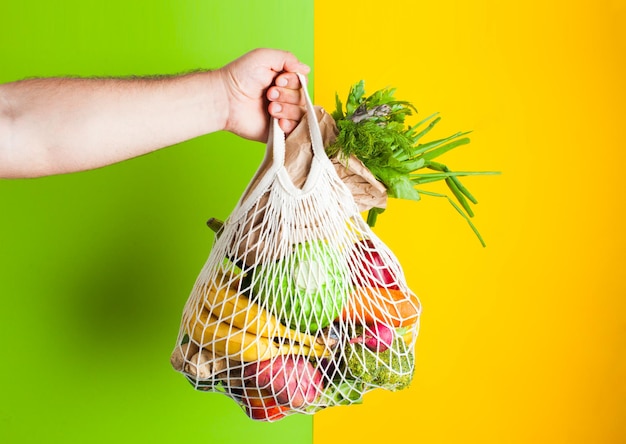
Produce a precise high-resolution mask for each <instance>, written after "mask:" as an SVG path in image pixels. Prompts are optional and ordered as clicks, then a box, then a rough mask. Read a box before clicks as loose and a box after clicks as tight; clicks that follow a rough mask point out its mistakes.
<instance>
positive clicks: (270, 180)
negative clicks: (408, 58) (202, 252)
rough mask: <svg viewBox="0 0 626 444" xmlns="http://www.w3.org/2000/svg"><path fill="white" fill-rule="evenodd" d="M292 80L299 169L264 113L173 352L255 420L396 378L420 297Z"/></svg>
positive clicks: (191, 374) (407, 357)
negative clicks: (289, 164) (297, 174)
mask: <svg viewBox="0 0 626 444" xmlns="http://www.w3.org/2000/svg"><path fill="white" fill-rule="evenodd" d="M300 81H301V83H302V85H305V81H304V78H303V77H302V76H300ZM302 89H303V93H304V96H305V98H306V111H307V112H306V116H307V117H306V123H307V125H308V127H309V135H310V140H309V142H310V143H307V144H302V145H300V146H299V147H295V148H293V147H291V148H290V149H305V150H310V151H311V153H312V156H310V158H311V160H310V164H309V165H307V167H308V171H306V169H305V171H304V174H305V177H304V178H303V180H298V181H296V182H297V183H298V185H296V184H295V183H294V180H292V179H293V178H292V177H291V176H290V175H289V173H288V171H287V168H286V165H285V158H286V156H285V154H286V153H285V146H286V145H285V134H284V133H283V131H282V130H281V128H280V127H279V125H278V121H277V120H276V119H273V121H272V124H271V129H270V136H269V140H268V144H267V150H266V155H265V158H264V160H263V162H262V164H261V166H260V167H259V170H258V171H257V174H256V175H255V177H253V179H252V180H251V182H250V184H249V185H248V187H247V189H246V191H245V192H244V193H243V195H242V197H241V198H240V200H239V202H238V203H237V205H236V206H235V208H234V210H233V211H232V213H231V214H230V216H229V217H228V218H227V219H226V221H225V222H224V225H223V226H222V228H221V230H220V231H219V233H218V235H217V236H216V240H215V242H214V244H213V247H212V249H211V251H210V254H209V257H208V259H207V261H206V263H205V264H204V266H203V268H202V270H201V272H200V274H199V276H198V278H197V280H196V282H195V284H194V286H193V288H192V291H191V295H190V296H189V298H188V300H187V303H186V304H185V307H184V309H183V315H182V321H181V326H180V331H179V334H178V338H177V341H176V346H175V349H174V351H173V353H172V357H171V361H172V365H173V366H174V368H175V369H176V370H178V371H179V372H181V373H182V374H183V375H184V376H185V377H186V379H187V380H188V381H189V382H190V383H191V384H192V385H193V387H194V388H195V389H197V390H203V391H208V392H219V393H222V394H224V395H226V396H229V397H230V398H232V399H233V400H234V401H235V402H237V403H238V404H239V405H240V406H241V407H242V409H244V411H245V412H246V414H247V415H248V416H249V417H250V418H252V419H255V420H262V421H276V420H279V419H281V418H284V417H285V416H288V415H291V414H295V413H304V414H312V413H315V412H317V411H319V410H320V409H323V408H326V407H331V406H335V405H350V404H353V403H360V402H362V396H363V394H364V393H366V392H368V391H370V390H372V389H376V388H384V389H388V390H400V389H403V388H405V387H407V386H408V384H409V383H410V381H411V378H412V375H413V372H414V366H415V359H414V355H413V349H414V344H415V340H416V338H417V334H418V330H419V319H420V313H421V306H420V303H419V300H418V299H417V297H416V296H415V294H414V293H413V292H412V291H411V290H410V289H409V288H408V286H407V283H406V279H405V277H404V273H403V270H402V267H401V266H400V264H399V262H398V260H397V258H396V257H395V256H394V254H393V253H392V252H391V251H390V249H389V248H388V247H387V246H386V245H385V244H384V243H383V242H382V241H381V240H380V239H379V238H378V237H377V236H376V234H375V233H373V232H372V230H371V229H370V227H369V226H368V225H367V223H366V222H365V221H364V220H363V218H362V216H361V214H360V213H359V208H358V206H357V204H356V203H355V201H354V198H353V196H352V194H351V193H350V190H349V189H348V188H347V187H346V185H345V184H344V183H343V182H342V180H341V179H340V177H339V176H338V174H337V172H336V170H335V168H334V167H333V164H332V162H331V161H330V160H329V158H328V156H327V155H326V153H325V151H324V146H323V140H322V135H321V132H320V128H319V124H318V121H317V119H316V117H315V110H314V108H313V104H312V102H311V99H310V97H309V95H308V92H307V90H306V87H303V88H302ZM311 153H309V154H311ZM290 154H293V153H290ZM291 157H293V156H291ZM296 157H297V156H296Z"/></svg>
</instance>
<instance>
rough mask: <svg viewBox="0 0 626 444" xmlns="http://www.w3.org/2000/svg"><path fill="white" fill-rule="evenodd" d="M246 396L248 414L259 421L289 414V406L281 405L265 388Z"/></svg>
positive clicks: (275, 419) (275, 418)
mask: <svg viewBox="0 0 626 444" xmlns="http://www.w3.org/2000/svg"><path fill="white" fill-rule="evenodd" d="M246 392H247V393H248V396H246V397H245V398H244V403H245V407H246V414H247V415H248V416H249V417H250V418H252V419H255V420H258V421H277V420H279V419H282V418H284V417H285V416H287V413H286V412H287V411H288V410H289V407H287V406H284V405H279V404H277V403H276V400H275V399H274V397H273V396H271V395H267V394H266V393H265V391H264V390H254V392H255V394H250V393H249V392H250V390H246Z"/></svg>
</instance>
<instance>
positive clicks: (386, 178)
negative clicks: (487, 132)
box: [327, 80, 497, 246]
mask: <svg viewBox="0 0 626 444" xmlns="http://www.w3.org/2000/svg"><path fill="white" fill-rule="evenodd" d="M395 92H396V90H395V88H385V89H381V90H378V91H376V92H375V93H373V94H372V95H370V96H367V95H366V94H365V82H364V81H363V80H361V81H360V82H359V83H357V84H355V85H353V86H352V87H351V88H350V92H349V93H348V98H347V100H346V104H345V111H344V107H343V103H342V102H341V100H340V99H339V96H338V95H336V109H335V111H334V112H333V113H332V114H331V115H332V117H333V118H334V120H335V122H336V124H337V128H338V129H339V134H338V136H337V139H336V141H335V142H334V143H333V144H332V145H330V146H329V147H328V148H327V153H328V155H329V156H334V155H337V154H339V155H340V156H344V157H345V158H346V159H347V158H348V157H349V156H350V155H355V156H356V157H358V158H359V159H360V160H361V161H362V162H363V163H364V164H365V166H366V167H367V168H368V169H369V170H370V171H371V172H372V174H373V175H374V176H375V177H376V179H378V180H379V181H380V182H382V183H383V184H384V185H385V187H386V188H387V195H388V196H389V197H394V198H398V199H409V200H420V196H421V195H422V194H423V195H427V196H434V197H442V198H445V199H447V200H448V201H449V202H450V204H452V206H453V207H454V208H455V209H456V210H457V211H458V212H459V214H460V215H461V216H462V217H463V218H464V219H465V220H466V221H467V223H468V224H469V226H470V227H471V229H472V230H473V231H474V233H475V234H476V236H477V237H478V239H479V240H480V242H481V244H482V245H483V246H484V245H485V243H484V241H483V238H482V237H481V235H480V233H479V232H478V230H477V229H476V227H475V226H474V224H473V223H472V221H471V220H470V218H471V217H473V216H474V212H473V210H472V208H471V205H470V204H476V203H477V200H476V198H475V197H474V196H473V195H472V194H471V193H470V192H469V190H468V189H467V188H466V187H465V186H464V185H463V184H462V183H461V181H460V179H459V178H460V177H463V176H475V175H484V174H497V173H494V172H484V171H452V170H450V169H449V168H448V167H447V166H446V165H444V164H442V163H440V162H437V161H435V159H438V158H439V157H440V156H442V155H443V154H445V153H447V152H448V151H450V150H452V149H454V148H457V147H459V146H462V145H466V144H468V143H469V142H470V139H469V138H468V137H466V136H467V135H468V134H469V132H457V133H455V134H452V135H451V136H448V137H445V138H443V139H438V140H432V141H428V142H424V141H422V139H423V138H424V136H426V135H427V134H428V133H429V132H430V131H431V130H432V129H433V128H434V127H435V125H437V123H438V122H439V121H440V120H441V117H439V116H438V113H435V114H432V115H430V116H428V117H426V118H425V119H423V120H422V121H420V122H418V123H417V124H415V125H412V126H406V125H405V119H406V117H407V116H410V115H412V114H413V113H414V112H417V110H416V108H415V107H414V106H413V105H412V104H411V103H409V102H406V101H401V100H396V98H395ZM436 181H444V182H445V184H446V185H447V187H448V188H449V190H450V191H451V193H452V195H453V197H454V199H452V198H450V197H449V196H448V195H446V194H441V193H435V192H432V191H426V190H423V189H421V188H418V186H420V185H423V184H426V183H430V182H436ZM383 211H384V209H382V208H372V209H370V210H369V213H368V217H367V222H368V224H369V225H370V226H374V225H375V223H376V218H377V216H378V215H379V214H380V213H382V212H383Z"/></svg>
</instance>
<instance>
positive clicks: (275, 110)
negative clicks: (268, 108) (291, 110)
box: [274, 103, 283, 114]
mask: <svg viewBox="0 0 626 444" xmlns="http://www.w3.org/2000/svg"><path fill="white" fill-rule="evenodd" d="M282 110H283V107H282V106H280V105H279V104H278V103H277V104H276V105H274V114H278V113H279V112H281V111H282Z"/></svg>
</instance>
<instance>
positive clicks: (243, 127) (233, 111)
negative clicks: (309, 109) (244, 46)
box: [218, 49, 310, 142]
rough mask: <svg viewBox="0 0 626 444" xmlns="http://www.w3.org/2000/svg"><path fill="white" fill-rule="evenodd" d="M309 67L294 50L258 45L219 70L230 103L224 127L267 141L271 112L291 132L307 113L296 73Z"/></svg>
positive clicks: (241, 134)
mask: <svg viewBox="0 0 626 444" xmlns="http://www.w3.org/2000/svg"><path fill="white" fill-rule="evenodd" d="M309 71H310V68H309V67H308V66H307V65H305V64H303V63H301V62H299V61H298V59H297V58H296V57H295V56H294V55H293V54H291V53H289V52H285V51H279V50H273V49H256V50H254V51H251V52H249V53H247V54H245V55H243V56H242V57H240V58H238V59H237V60H235V61H233V62H231V63H229V64H228V65H226V66H224V67H223V68H221V69H220V70H218V72H219V74H220V76H221V80H222V82H223V84H224V90H225V93H226V94H227V97H226V103H228V110H227V117H226V123H225V125H224V129H225V130H227V131H230V132H232V133H235V134H237V135H239V136H241V137H245V138H246V139H252V140H257V141H261V142H265V141H266V140H267V136H268V129H269V116H270V115H271V116H272V117H274V118H277V119H279V124H280V127H281V128H282V129H283V131H285V133H286V134H288V133H290V132H291V131H292V130H293V129H294V128H295V127H296V125H297V124H298V122H299V121H300V119H301V118H302V115H303V114H304V109H303V105H304V96H303V95H302V94H301V91H300V89H301V85H300V81H299V79H298V76H297V74H296V73H301V74H308V73H309ZM268 112H269V114H268Z"/></svg>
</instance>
